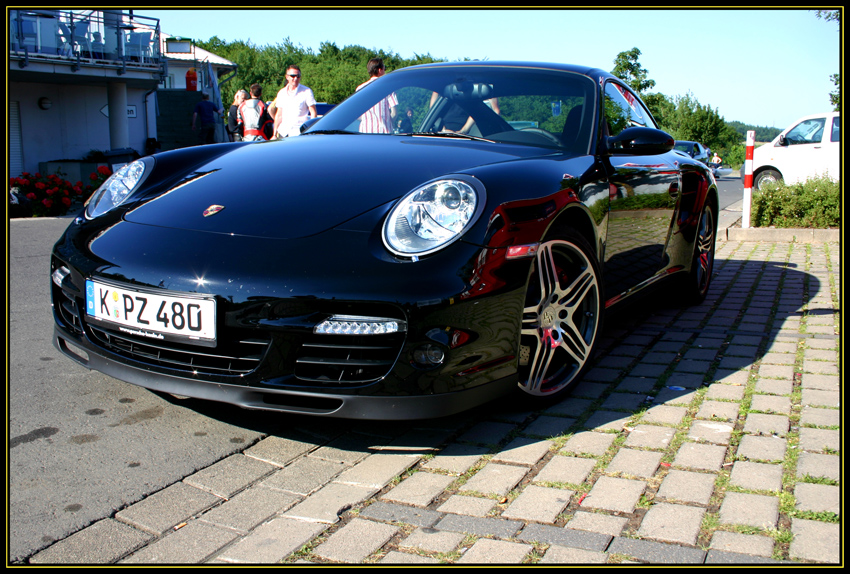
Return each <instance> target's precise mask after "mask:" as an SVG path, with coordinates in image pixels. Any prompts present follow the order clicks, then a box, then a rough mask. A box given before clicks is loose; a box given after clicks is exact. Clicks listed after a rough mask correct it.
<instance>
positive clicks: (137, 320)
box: [86, 280, 215, 341]
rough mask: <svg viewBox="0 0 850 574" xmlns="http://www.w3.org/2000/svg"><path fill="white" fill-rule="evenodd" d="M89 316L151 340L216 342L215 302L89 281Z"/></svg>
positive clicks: (122, 330) (87, 292) (87, 310)
mask: <svg viewBox="0 0 850 574" xmlns="http://www.w3.org/2000/svg"><path fill="white" fill-rule="evenodd" d="M86 315H88V316H89V317H94V318H95V319H99V320H101V321H106V322H108V323H111V324H113V325H114V326H116V327H117V328H118V330H119V331H121V332H124V333H127V334H130V335H139V336H142V337H148V338H151V339H165V338H169V339H170V338H173V337H178V338H189V339H197V340H199V341H215V301H214V300H212V299H204V298H201V297H185V296H177V295H160V294H153V293H149V292H146V291H137V290H134V289H127V288H125V287H116V286H115V285H109V284H105V283H100V282H98V281H91V280H88V281H86Z"/></svg>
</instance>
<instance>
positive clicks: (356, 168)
mask: <svg viewBox="0 0 850 574" xmlns="http://www.w3.org/2000/svg"><path fill="white" fill-rule="evenodd" d="M548 153H551V150H545V149H540V148H534V147H524V146H511V145H504V144H492V143H486V142H473V141H466V140H448V139H441V138H429V137H408V136H396V137H393V136H379V135H378V136H376V135H313V136H299V137H295V138H291V139H287V140H284V141H279V142H269V143H257V144H251V145H244V146H240V147H235V148H234V150H233V151H232V152H230V153H227V154H224V155H221V156H218V157H217V158H215V159H213V160H211V161H209V162H208V163H206V164H200V165H198V166H197V167H195V168H194V169H191V170H190V171H187V173H186V174H185V176H184V177H183V178H182V179H181V181H180V182H178V183H177V184H176V185H173V186H172V187H171V188H170V189H167V190H164V191H163V192H162V193H160V194H159V195H157V196H156V197H155V198H153V199H151V200H147V201H144V202H143V203H141V204H140V205H139V206H138V207H136V208H134V209H131V210H130V211H129V212H128V213H126V214H125V217H124V219H125V221H129V222H133V223H138V224H145V225H155V226H160V227H168V228H175V229H188V230H195V231H201V232H210V233H226V234H229V235H247V236H257V237H267V238H279V239H294V238H299V237H308V236H310V235H314V234H317V233H321V232H323V231H326V230H328V229H331V228H334V227H336V226H338V225H340V224H341V223H344V222H346V221H348V220H349V219H352V218H354V217H357V216H358V215H361V214H363V213H365V212H367V211H369V210H371V209H374V208H376V207H378V206H380V205H383V204H386V203H388V202H391V201H393V200H396V199H398V198H400V197H401V196H403V195H405V194H406V193H407V192H409V191H411V190H412V189H413V188H415V187H417V186H419V185H421V184H423V183H425V182H427V181H429V180H432V179H434V178H438V177H440V176H443V175H447V174H451V173H458V172H461V171H465V170H468V169H469V168H472V167H475V166H480V165H487V164H491V163H495V162H503V161H511V160H516V159H519V158H523V157H529V156H539V155H542V154H548ZM154 169H156V168H154ZM214 206H220V209H218V211H217V212H216V213H210V211H212V210H210V208H211V207H213V209H215V208H214ZM205 214H206V215H205Z"/></svg>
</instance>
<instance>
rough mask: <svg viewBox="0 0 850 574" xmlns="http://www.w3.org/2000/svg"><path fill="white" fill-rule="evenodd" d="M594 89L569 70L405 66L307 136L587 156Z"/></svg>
mask: <svg viewBox="0 0 850 574" xmlns="http://www.w3.org/2000/svg"><path fill="white" fill-rule="evenodd" d="M594 88H595V85H594V83H593V81H592V80H590V79H589V78H588V77H586V76H583V75H581V74H577V73H573V72H567V71H553V70H541V69H535V68H525V67H509V66H435V67H422V68H405V69H401V70H398V71H396V72H392V73H390V74H387V75H386V76H384V77H381V78H379V79H378V80H375V81H374V82H371V83H369V84H368V85H366V86H364V87H363V88H362V89H361V90H360V91H358V92H357V93H355V94H353V95H352V96H351V97H349V98H348V99H347V100H345V101H344V102H343V103H341V104H340V105H338V106H337V107H336V108H335V109H334V110H333V113H331V114H329V115H328V116H327V117H325V118H322V119H321V120H320V121H319V122H317V123H316V124H314V125H313V126H311V128H310V129H308V130H307V131H306V132H305V134H311V133H328V132H332V133H339V132H348V133H368V134H383V135H389V136H410V135H428V136H432V137H453V138H474V139H478V138H483V139H486V140H488V141H490V142H493V143H507V144H520V145H533V146H542V147H553V148H559V149H562V150H565V151H571V152H575V153H587V151H588V148H589V145H590V134H591V129H592V123H593V122H592V120H593V110H594V109H595V89H594Z"/></svg>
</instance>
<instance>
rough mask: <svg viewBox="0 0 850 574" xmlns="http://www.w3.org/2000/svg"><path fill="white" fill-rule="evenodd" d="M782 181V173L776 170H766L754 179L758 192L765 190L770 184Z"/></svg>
mask: <svg viewBox="0 0 850 574" xmlns="http://www.w3.org/2000/svg"><path fill="white" fill-rule="evenodd" d="M781 181H782V174H781V173H779V172H778V171H776V170H775V169H765V170H763V171H760V172H758V174H757V175H756V176H755V177H754V178H753V187H754V188H755V189H758V190H763V189H764V188H765V186H767V185H768V184H771V183H780V182H781Z"/></svg>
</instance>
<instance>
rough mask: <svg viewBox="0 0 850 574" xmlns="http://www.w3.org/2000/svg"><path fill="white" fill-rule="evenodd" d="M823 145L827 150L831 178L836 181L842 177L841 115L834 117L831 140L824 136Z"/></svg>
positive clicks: (827, 162) (830, 131) (830, 132)
mask: <svg viewBox="0 0 850 574" xmlns="http://www.w3.org/2000/svg"><path fill="white" fill-rule="evenodd" d="M823 145H824V147H825V148H826V156H827V159H826V167H827V169H828V170H829V176H830V177H832V178H833V179H836V178H838V177H840V176H841V115H839V114H835V115H833V116H832V128H831V129H830V130H829V138H827V136H826V135H825V134H824V138H823Z"/></svg>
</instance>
